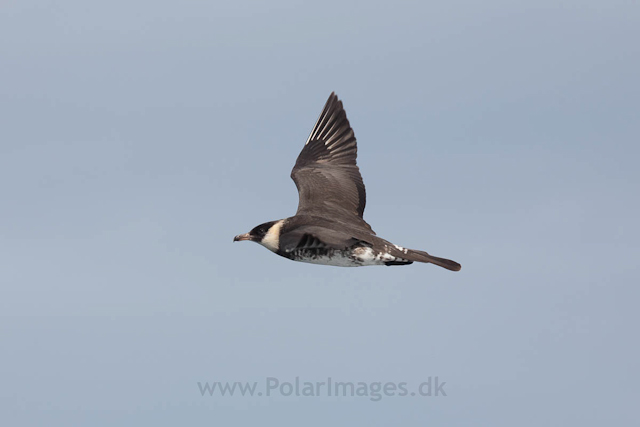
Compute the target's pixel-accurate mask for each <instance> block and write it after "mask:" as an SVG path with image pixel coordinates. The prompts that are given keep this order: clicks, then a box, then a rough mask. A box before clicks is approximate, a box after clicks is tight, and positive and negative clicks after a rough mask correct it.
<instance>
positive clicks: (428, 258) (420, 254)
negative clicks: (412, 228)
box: [400, 249, 462, 271]
mask: <svg viewBox="0 0 640 427" xmlns="http://www.w3.org/2000/svg"><path fill="white" fill-rule="evenodd" d="M406 251H407V252H404V249H403V250H402V251H401V252H402V253H401V254H400V256H401V257H402V258H404V259H408V260H410V261H417V262H425V263H427V262H430V263H431V264H435V265H437V266H440V267H443V268H446V269H447V270H451V271H460V269H461V268H462V266H461V265H460V264H458V263H457V262H455V261H451V260H450V259H445V258H438V257H436V256H433V255H429V254H428V253H426V252H425V251H418V250H415V249H407V250H406Z"/></svg>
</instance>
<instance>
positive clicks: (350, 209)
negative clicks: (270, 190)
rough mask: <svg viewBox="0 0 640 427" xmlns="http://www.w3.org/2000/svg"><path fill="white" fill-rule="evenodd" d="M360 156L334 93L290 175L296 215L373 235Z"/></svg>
mask: <svg viewBox="0 0 640 427" xmlns="http://www.w3.org/2000/svg"><path fill="white" fill-rule="evenodd" d="M357 153H358V147H357V144H356V137H355V135H354V133H353V130H352V129H351V125H349V120H347V113H345V111H344V108H343V107H342V101H340V100H339V99H338V97H337V96H336V94H335V93H333V92H332V93H331V95H330V96H329V99H328V100H327V103H326V104H325V106H324V109H323V110H322V113H321V114H320V117H319V118H318V121H317V122H316V124H315V126H314V127H313V130H312V131H311V134H310V135H309V138H308V139H307V142H306V144H305V146H304V148H303V149H302V151H301V152H300V155H299V156H298V160H297V161H296V164H295V166H294V167H293V170H292V171H291V178H292V179H293V181H294V182H295V183H296V187H298V196H299V202H298V211H297V213H296V215H313V216H321V217H325V218H331V219H333V220H337V221H343V222H347V223H351V224H353V225H359V226H361V227H364V228H365V229H367V230H369V231H370V232H371V233H373V230H371V227H370V226H369V224H367V223H366V222H365V221H364V219H362V214H363V213H364V207H365V204H366V193H365V189H364V183H363V182H362V176H361V175H360V169H358V166H357V164H356V156H357ZM374 234H375V233H374Z"/></svg>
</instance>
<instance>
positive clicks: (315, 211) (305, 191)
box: [233, 92, 460, 271]
mask: <svg viewBox="0 0 640 427" xmlns="http://www.w3.org/2000/svg"><path fill="white" fill-rule="evenodd" d="M356 155H357V145H356V137H355V135H354V133H353V130H352V129H351V125H350V124H349V120H347V114H346V113H345V111H344V108H343V107H342V101H340V100H339V99H338V97H337V96H336V94H335V93H334V92H332V93H331V95H330V96H329V99H328V100H327V103H326V104H325V106H324V109H323V110H322V113H321V114H320V117H319V118H318V120H317V121H316V124H315V126H314V127H313V130H312V131H311V134H310V135H309V138H308V139H307V142H306V143H305V145H304V148H303V149H302V151H301V152H300V155H299V156H298V160H297V161H296V164H295V166H294V167H293V170H292V171H291V178H292V179H293V181H294V182H295V184H296V187H297V188H298V196H299V201H298V211H297V212H296V214H295V215H294V216H292V217H290V218H285V219H280V220H277V221H269V222H265V223H264V224H260V225H258V226H257V227H255V228H253V229H252V230H251V231H250V232H248V233H244V234H240V235H238V236H235V237H234V239H233V241H234V242H236V241H241V240H250V241H252V242H256V243H260V244H261V245H262V246H264V247H265V248H267V249H269V250H271V251H272V252H274V253H276V254H278V255H280V256H282V257H285V258H289V259H291V260H294V261H301V262H308V263H313V264H323V265H334V266H340V267H360V266H368V265H387V266H390V265H408V264H412V263H413V262H414V261H417V262H423V263H432V264H435V265H438V266H440V267H444V268H446V269H448V270H452V271H458V270H460V264H458V263H457V262H455V261H451V260H448V259H444V258H438V257H435V256H433V255H429V254H428V253H427V252H424V251H419V250H415V249H407V248H403V247H401V246H398V245H394V244H393V243H390V242H388V241H386V240H384V239H382V238H380V237H378V236H376V233H375V232H374V231H373V230H372V229H371V226H370V225H369V224H367V223H366V222H365V220H364V219H363V218H362V214H363V213H364V206H365V202H366V200H365V199H366V195H365V189H364V183H363V181H362V176H361V175H360V170H359V169H358V166H357V165H356Z"/></svg>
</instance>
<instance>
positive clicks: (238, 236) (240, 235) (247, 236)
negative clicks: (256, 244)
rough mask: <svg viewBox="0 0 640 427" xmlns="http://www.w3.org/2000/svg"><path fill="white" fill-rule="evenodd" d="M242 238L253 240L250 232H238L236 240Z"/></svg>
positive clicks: (234, 239)
mask: <svg viewBox="0 0 640 427" xmlns="http://www.w3.org/2000/svg"><path fill="white" fill-rule="evenodd" d="M242 240H251V235H250V234H249V233H244V234H238V235H237V236H236V237H234V238H233V241H234V242H240V241H242Z"/></svg>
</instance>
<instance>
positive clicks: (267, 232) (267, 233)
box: [233, 219, 284, 252]
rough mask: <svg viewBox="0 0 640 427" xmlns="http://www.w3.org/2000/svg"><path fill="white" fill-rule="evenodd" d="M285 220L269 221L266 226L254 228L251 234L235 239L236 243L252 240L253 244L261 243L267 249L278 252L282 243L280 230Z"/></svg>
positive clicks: (239, 235)
mask: <svg viewBox="0 0 640 427" xmlns="http://www.w3.org/2000/svg"><path fill="white" fill-rule="evenodd" d="M283 223H284V220H282V219H281V220H279V221H269V222H265V223H264V224H260V225H258V226H256V227H254V228H253V229H252V230H251V231H250V232H248V233H244V234H238V235H237V236H236V237H234V238H233V241H234V242H240V241H242V240H250V241H252V242H256V243H260V244H261V245H262V246H264V247H265V248H267V249H269V250H271V251H273V252H275V251H277V250H278V243H279V241H280V228H282V224H283Z"/></svg>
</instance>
